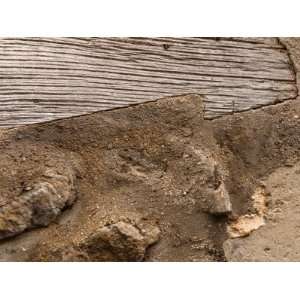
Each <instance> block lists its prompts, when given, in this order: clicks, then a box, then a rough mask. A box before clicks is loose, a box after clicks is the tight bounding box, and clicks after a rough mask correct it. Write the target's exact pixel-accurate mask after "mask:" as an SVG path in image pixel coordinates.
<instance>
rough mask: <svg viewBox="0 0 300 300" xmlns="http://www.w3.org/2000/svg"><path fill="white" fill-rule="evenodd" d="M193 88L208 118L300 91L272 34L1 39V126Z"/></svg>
mask: <svg viewBox="0 0 300 300" xmlns="http://www.w3.org/2000/svg"><path fill="white" fill-rule="evenodd" d="M190 93H194V94H200V95H203V96H204V99H205V118H207V119H212V118H217V117H220V116H222V115H224V114H231V113H233V112H234V111H243V110H248V109H251V108H257V107H261V106H264V105H269V104H274V103H277V102H280V101H284V100H288V99H293V98H295V97H296V96H297V93H298V91H297V88H296V85H295V72H294V70H293V68H292V65H291V62H290V59H289V56H288V54H287V52H286V50H285V49H284V48H283V46H282V45H280V44H279V43H278V41H277V39H274V38H228V39H223V38H221V39H212V38H211V39H207V38H24V39H11V38H10V39H0V127H10V126H17V125H22V124H31V123H36V122H44V121H50V120H55V119H60V118H66V117H72V116H77V115H82V114H88V113H92V112H96V111H100V110H107V109H112V108H117V107H123V106H128V105H132V104H136V103H141V102H145V101H152V100H156V99H159V98H162V97H168V96H174V95H182V94H190Z"/></svg>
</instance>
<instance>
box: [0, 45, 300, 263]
mask: <svg viewBox="0 0 300 300" xmlns="http://www.w3.org/2000/svg"><path fill="white" fill-rule="evenodd" d="M283 42H284V43H286V44H287V45H288V47H290V48H289V49H290V53H291V56H292V57H294V58H295V57H296V56H297V55H298V52H297V51H298V50H297V47H296V46H297V45H298V44H297V43H296V44H295V41H294V40H284V41H283ZM295 45H296V46H295ZM295 68H297V66H295ZM202 102H203V99H202V98H201V96H197V95H187V96H182V97H174V98H166V99H161V100H159V101H155V102H150V103H145V104H141V105H137V106H133V107H130V108H122V109H117V110H112V111H106V112H100V113H96V114H93V115H90V116H83V117H78V118H73V119H67V120H62V121H55V122H51V123H45V124H39V125H30V126H26V127H22V128H18V129H11V130H2V131H1V132H0V149H1V151H0V171H1V176H0V190H1V194H0V260H1V261H226V260H228V261H231V260H233V261H274V260H288V261H292V260H293V261H295V260H299V251H300V240H299V234H298V229H299V224H300V223H299V222H298V219H299V217H297V213H298V210H299V193H300V192H299V187H298V185H297V182H298V180H299V176H300V175H299V174H300V171H299V170H300V165H299V160H300V105H299V99H295V100H292V101H287V102H284V103H282V104H276V105H273V106H268V107H265V108H262V109H257V110H252V111H248V112H243V113H237V114H233V115H231V116H227V117H222V118H220V119H216V120H214V121H209V120H203V105H202ZM261 199H262V200H261ZM24 216H25V217H24ZM43 216H46V217H45V218H43ZM233 228H234V232H235V234H234V235H232V233H231V231H230V230H231V229H233Z"/></svg>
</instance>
